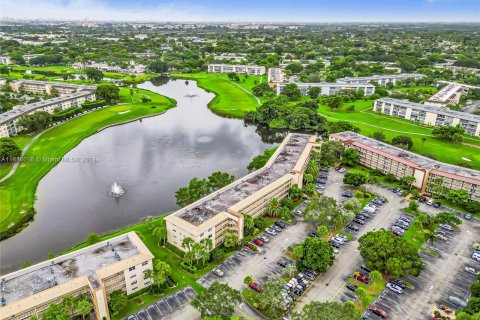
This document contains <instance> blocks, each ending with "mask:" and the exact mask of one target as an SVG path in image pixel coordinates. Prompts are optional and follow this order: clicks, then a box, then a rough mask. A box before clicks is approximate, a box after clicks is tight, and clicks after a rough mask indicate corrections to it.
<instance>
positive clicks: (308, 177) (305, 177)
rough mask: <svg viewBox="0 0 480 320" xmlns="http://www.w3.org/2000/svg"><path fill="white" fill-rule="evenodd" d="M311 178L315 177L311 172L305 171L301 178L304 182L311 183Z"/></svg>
mask: <svg viewBox="0 0 480 320" xmlns="http://www.w3.org/2000/svg"><path fill="white" fill-rule="evenodd" d="M313 179H315V178H314V177H313V175H312V174H309V173H305V174H304V175H303V180H304V181H305V182H306V183H311V182H313Z"/></svg>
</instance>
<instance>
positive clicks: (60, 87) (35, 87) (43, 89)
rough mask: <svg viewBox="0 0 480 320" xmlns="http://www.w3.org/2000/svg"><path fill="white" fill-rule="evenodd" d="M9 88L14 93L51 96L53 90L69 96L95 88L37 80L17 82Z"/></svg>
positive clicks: (11, 83)
mask: <svg viewBox="0 0 480 320" xmlns="http://www.w3.org/2000/svg"><path fill="white" fill-rule="evenodd" d="M10 87H11V88H12V90H13V91H15V92H22V91H23V92H28V93H34V94H49V95H50V94H52V89H53V88H55V89H56V90H57V92H58V94H60V95H62V94H71V93H75V92H80V91H92V92H93V91H95V90H96V89H97V87H95V86H87V85H82V84H71V83H61V82H48V81H38V80H17V81H12V82H10Z"/></svg>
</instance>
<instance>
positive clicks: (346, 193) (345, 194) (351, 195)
mask: <svg viewBox="0 0 480 320" xmlns="http://www.w3.org/2000/svg"><path fill="white" fill-rule="evenodd" d="M342 197H345V198H352V197H353V194H351V193H349V192H344V193H342Z"/></svg>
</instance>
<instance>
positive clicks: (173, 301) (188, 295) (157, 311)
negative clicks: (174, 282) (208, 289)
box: [133, 287, 197, 320]
mask: <svg viewBox="0 0 480 320" xmlns="http://www.w3.org/2000/svg"><path fill="white" fill-rule="evenodd" d="M196 295H197V294H196V292H195V291H194V290H193V289H192V288H191V287H186V288H184V289H182V290H180V291H177V292H175V293H174V294H172V295H170V296H168V297H166V298H163V299H161V300H159V301H157V302H155V303H154V304H151V305H149V306H148V307H146V308H144V309H142V310H139V311H137V312H136V313H134V314H133V316H134V317H135V318H136V319H138V320H156V319H166V317H167V316H168V315H170V314H172V313H173V312H174V311H175V310H177V309H179V308H181V307H182V306H184V305H186V304H187V303H189V302H190V301H191V300H192V299H193V298H195V296H196Z"/></svg>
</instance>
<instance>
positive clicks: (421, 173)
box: [330, 131, 480, 201]
mask: <svg viewBox="0 0 480 320" xmlns="http://www.w3.org/2000/svg"><path fill="white" fill-rule="evenodd" d="M330 140H336V141H341V142H342V143H343V144H344V145H345V147H347V148H355V149H357V150H358V153H359V155H360V164H361V165H363V166H365V167H367V168H371V169H378V170H380V171H382V172H383V173H384V174H388V173H391V174H393V175H394V176H395V177H396V178H397V179H402V178H403V177H405V176H412V177H415V182H414V183H413V186H415V187H416V188H418V189H419V190H420V191H421V192H422V193H431V191H432V188H431V187H432V183H434V182H435V181H436V179H442V180H441V181H442V185H443V187H445V188H447V189H450V190H458V189H464V190H465V191H467V192H468V193H469V194H470V198H471V200H474V201H480V172H479V171H477V170H472V169H467V168H464V167H460V166H455V165H451V164H447V163H442V162H438V161H435V160H432V159H430V158H427V157H423V156H420V155H418V154H415V153H413V152H410V151H406V150H404V149H401V148H397V147H394V146H392V145H389V144H387V143H384V142H380V141H378V140H375V139H372V138H368V137H365V136H362V135H360V134H358V133H354V132H351V131H345V132H341V133H334V134H331V135H330Z"/></svg>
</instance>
